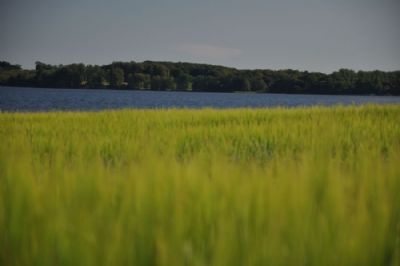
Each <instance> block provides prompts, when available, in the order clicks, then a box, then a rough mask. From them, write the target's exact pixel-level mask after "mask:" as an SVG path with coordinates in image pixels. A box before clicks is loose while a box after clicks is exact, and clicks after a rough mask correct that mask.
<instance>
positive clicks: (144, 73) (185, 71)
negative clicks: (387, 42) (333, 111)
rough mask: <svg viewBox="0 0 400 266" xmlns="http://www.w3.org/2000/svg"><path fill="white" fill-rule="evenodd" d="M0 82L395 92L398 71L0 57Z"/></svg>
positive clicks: (398, 90)
mask: <svg viewBox="0 0 400 266" xmlns="http://www.w3.org/2000/svg"><path fill="white" fill-rule="evenodd" d="M0 85H3V86H23V87H49V88H50V87H51V88H96V89H97V88H108V89H130V90H131V89H133V90H169V91H174V90H179V91H207V92H235V91H254V92H271V93H309V94H375V95H400V71H393V72H383V71H378V70H376V71H358V72H356V71H353V70H349V69H340V70H338V71H335V72H333V73H331V74H324V73H318V72H308V71H298V70H291V69H287V70H261V69H257V70H239V69H235V68H229V67H223V66H216V65H207V64H193V63H181V62H179V63H172V62H153V61H145V62H140V63H138V62H113V63H112V64H108V65H103V66H97V65H84V64H70V65H58V66H56V65H49V64H45V63H42V62H36V67H35V69H34V70H25V69H22V68H21V67H20V66H19V65H13V64H10V63H8V62H5V61H0Z"/></svg>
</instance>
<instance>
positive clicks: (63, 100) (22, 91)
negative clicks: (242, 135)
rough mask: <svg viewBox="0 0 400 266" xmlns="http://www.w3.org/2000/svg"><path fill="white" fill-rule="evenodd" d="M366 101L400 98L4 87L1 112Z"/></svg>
mask: <svg viewBox="0 0 400 266" xmlns="http://www.w3.org/2000/svg"><path fill="white" fill-rule="evenodd" d="M365 103H376V104H388V103H396V104H400V97H396V96H331V95H300V94H260V93H205V92H156V91H121V90H93V89H42V88H16V87H0V110H1V111H50V110H104V109H120V108H183V107H185V108H203V107H214V108H237V107H274V106H286V107H294V106H311V105H326V106H329V105H337V104H341V105H349V104H357V105H358V104H365Z"/></svg>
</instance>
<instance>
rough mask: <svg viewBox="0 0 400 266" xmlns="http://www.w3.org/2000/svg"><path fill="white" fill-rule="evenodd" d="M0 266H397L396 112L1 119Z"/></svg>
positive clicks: (399, 150) (399, 185)
mask: <svg viewBox="0 0 400 266" xmlns="http://www.w3.org/2000/svg"><path fill="white" fill-rule="evenodd" d="M0 140H1V144H0V265H168V266H172V265H174V266H175V265H177V266H178V265H400V106H374V105H371V106H361V107H330V108H327V107H313V108H294V109H280V108H277V109H236V110H211V109H204V110H122V111H107V112H97V113H90V112H75V113H74V112H54V113H32V114H30V113H0Z"/></svg>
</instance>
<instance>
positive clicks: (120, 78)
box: [110, 67, 124, 88]
mask: <svg viewBox="0 0 400 266" xmlns="http://www.w3.org/2000/svg"><path fill="white" fill-rule="evenodd" d="M110 85H111V87H113V88H120V87H122V86H123V85H124V70H123V69H122V68H120V67H112V68H111V76H110Z"/></svg>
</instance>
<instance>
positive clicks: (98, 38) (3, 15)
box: [0, 0, 400, 73]
mask: <svg viewBox="0 0 400 266" xmlns="http://www.w3.org/2000/svg"><path fill="white" fill-rule="evenodd" d="M399 14H400V1H399V0H130V1H129V0H0V60H6V61H9V62H11V63H15V64H20V65H22V66H23V67H25V68H33V67H34V64H35V61H41V62H45V63H49V64H69V63H85V64H100V65H101V64H108V63H111V62H113V61H136V62H141V61H144V60H155V61H173V62H178V61H180V62H196V63H208V64H217V65H224V66H230V67H235V68H239V69H289V68H290V69H299V70H308V71H319V72H325V73H330V72H332V71H335V70H338V69H340V68H351V69H354V70H375V69H379V70H384V71H391V70H400V15H399Z"/></svg>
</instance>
